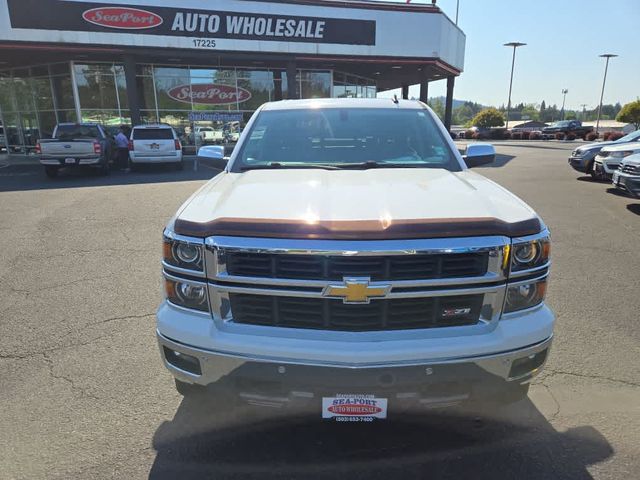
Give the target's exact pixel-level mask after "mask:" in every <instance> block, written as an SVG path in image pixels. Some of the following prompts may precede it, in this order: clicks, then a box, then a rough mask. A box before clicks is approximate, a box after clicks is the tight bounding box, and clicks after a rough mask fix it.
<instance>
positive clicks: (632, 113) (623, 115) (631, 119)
mask: <svg viewBox="0 0 640 480" xmlns="http://www.w3.org/2000/svg"><path fill="white" fill-rule="evenodd" d="M616 120H617V121H619V122H624V123H632V124H633V126H634V127H636V130H638V129H639V128H640V100H636V101H635V102H631V103H627V104H626V105H625V106H624V107H622V109H621V110H620V112H619V113H618V116H617V117H616Z"/></svg>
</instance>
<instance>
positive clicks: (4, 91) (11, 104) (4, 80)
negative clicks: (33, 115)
mask: <svg viewBox="0 0 640 480" xmlns="http://www.w3.org/2000/svg"><path fill="white" fill-rule="evenodd" d="M15 99H16V96H15V93H14V91H13V80H12V79H11V77H10V76H8V75H6V74H5V75H0V109H2V111H3V112H13V111H15V110H16V104H15Z"/></svg>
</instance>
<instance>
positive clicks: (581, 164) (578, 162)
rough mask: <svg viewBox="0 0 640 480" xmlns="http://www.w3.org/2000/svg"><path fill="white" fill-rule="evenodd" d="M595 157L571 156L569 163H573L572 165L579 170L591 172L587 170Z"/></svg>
mask: <svg viewBox="0 0 640 480" xmlns="http://www.w3.org/2000/svg"><path fill="white" fill-rule="evenodd" d="M592 159H593V158H592V157H591V158H590V157H586V156H583V157H576V156H573V155H572V156H570V157H569V159H568V162H569V165H571V167H572V168H573V169H574V170H576V171H578V172H582V173H589V172H588V171H587V169H588V166H589V162H590V161H591V160H592Z"/></svg>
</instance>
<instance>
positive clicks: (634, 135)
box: [613, 130, 640, 143]
mask: <svg viewBox="0 0 640 480" xmlns="http://www.w3.org/2000/svg"><path fill="white" fill-rule="evenodd" d="M638 140H640V130H636V131H635V132H631V133H629V134H627V135H625V136H624V137H622V138H619V139H618V140H615V141H614V142H613V143H628V142H637V141H638Z"/></svg>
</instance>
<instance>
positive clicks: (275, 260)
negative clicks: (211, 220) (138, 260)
mask: <svg viewBox="0 0 640 480" xmlns="http://www.w3.org/2000/svg"><path fill="white" fill-rule="evenodd" d="M488 258H489V255H488V253H487V252H479V253H461V254H444V255H406V256H404V255H399V256H398V255H394V256H324V255H286V254H265V253H249V252H228V253H226V254H225V255H224V260H225V262H226V268H227V273H228V274H229V275H236V276H246V277H268V278H290V279H317V280H340V279H342V278H344V277H369V278H371V280H418V279H437V278H455V277H459V278H464V277H478V276H482V275H484V274H485V273H486V272H487V263H488Z"/></svg>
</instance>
